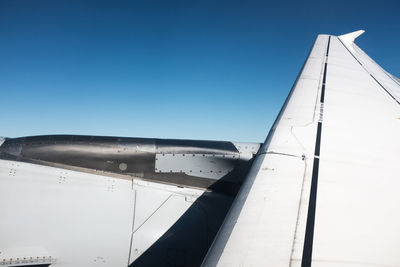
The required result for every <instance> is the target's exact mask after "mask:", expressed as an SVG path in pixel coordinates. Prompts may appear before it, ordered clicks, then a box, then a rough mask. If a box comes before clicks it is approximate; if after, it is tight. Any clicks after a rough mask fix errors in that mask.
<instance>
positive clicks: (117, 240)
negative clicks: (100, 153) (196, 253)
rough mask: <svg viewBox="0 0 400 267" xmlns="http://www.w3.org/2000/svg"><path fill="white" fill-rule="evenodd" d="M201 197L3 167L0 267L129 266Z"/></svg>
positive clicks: (17, 165)
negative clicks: (46, 265) (36, 266)
mask: <svg viewBox="0 0 400 267" xmlns="http://www.w3.org/2000/svg"><path fill="white" fill-rule="evenodd" d="M202 193H203V191H201V190H196V189H188V188H178V187H176V186H170V185H164V184H157V183H151V182H145V181H141V180H135V179H133V180H124V179H120V178H110V177H104V176H100V175H94V174H87V173H81V172H76V171H70V170H64V169H59V168H53V167H46V166H41V165H35V164H29V163H22V162H15V161H7V160H0V210H1V217H0V266H9V265H10V264H12V265H13V266H14V265H17V264H18V263H24V264H27V263H32V264H38V263H50V262H55V264H54V265H55V266H61V267H72V266H74V267H76V266H99V265H101V266H113V267H114V266H115V267H118V266H127V265H128V262H129V261H130V260H129V256H130V249H133V250H131V252H132V254H134V255H133V256H132V258H131V259H135V258H136V257H138V256H140V254H141V253H143V252H144V251H145V250H146V249H147V248H148V247H149V245H151V244H150V243H151V242H154V241H155V240H157V238H158V237H159V236H161V235H162V234H164V233H165V231H166V230H168V229H169V228H170V227H171V226H172V225H173V224H174V223H175V221H176V220H177V219H178V218H179V217H180V216H181V215H182V213H183V212H184V211H185V210H186V209H187V208H188V207H189V206H190V205H191V204H192V203H193V201H194V200H195V199H197V197H198V196H200V195H201V194H202ZM166 200H168V201H166ZM135 202H136V203H135ZM160 216H161V217H160ZM145 229H147V230H148V229H152V231H147V232H146V230H145ZM132 234H133V236H132ZM132 240H133V244H132V246H131V242H132ZM131 261H132V260H131Z"/></svg>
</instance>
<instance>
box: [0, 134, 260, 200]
mask: <svg viewBox="0 0 400 267" xmlns="http://www.w3.org/2000/svg"><path fill="white" fill-rule="evenodd" d="M242 145H243V149H244V147H246V150H241V146H240V145H239V146H238V145H237V144H236V145H235V144H234V143H232V142H226V141H198V140H175V139H153V138H126V137H103V136H82V135H44V136H30V137H21V138H6V139H5V141H4V143H3V144H2V145H1V146H0V158H1V159H9V160H10V159H11V160H15V161H23V162H31V163H35V164H41V165H47V166H54V167H61V168H66V169H72V170H79V171H84V172H89V173H99V172H100V173H101V174H102V175H108V176H116V177H120V178H122V179H131V178H132V177H135V178H141V179H145V180H146V179H147V180H152V181H157V182H162V183H168V184H175V185H178V186H187V187H197V188H204V189H206V188H209V189H213V190H217V191H224V192H226V193H229V194H235V192H236V191H237V189H238V188H239V187H240V184H241V183H242V180H243V178H244V177H245V176H246V174H247V171H248V169H249V167H250V165H251V159H252V157H253V156H254V155H255V154H256V153H257V151H258V149H259V147H260V144H255V143H254V144H251V143H243V144H242ZM157 160H158V161H157ZM157 163H158V164H157ZM174 165H177V166H182V165H184V166H185V168H182V167H179V168H174Z"/></svg>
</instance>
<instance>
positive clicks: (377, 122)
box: [203, 31, 400, 267]
mask: <svg viewBox="0 0 400 267" xmlns="http://www.w3.org/2000/svg"><path fill="white" fill-rule="evenodd" d="M362 32H363V31H357V32H354V33H350V34H347V35H343V36H339V37H338V36H328V35H319V36H318V38H317V40H316V41H315V43H314V46H313V48H312V51H311V53H310V55H309V57H308V58H307V61H306V63H305V65H304V67H303V68H302V70H301V72H300V75H299V77H298V79H297V80H296V82H295V84H294V86H293V88H292V90H291V92H290V94H289V96H288V98H287V100H286V102H285V104H284V106H283V108H282V110H281V112H280V113H279V115H278V117H277V120H276V122H275V123H274V125H273V127H272V129H271V131H270V133H269V135H268V137H267V139H266V142H265V143H264V145H263V147H262V148H261V150H260V153H259V155H257V156H256V158H255V159H254V164H253V166H252V168H251V170H250V172H249V175H248V177H247V178H246V180H245V183H244V184H243V186H242V188H241V189H240V192H239V193H238V196H237V198H236V200H235V202H234V203H233V205H232V208H231V209H230V211H229V213H228V215H227V218H226V219H225V221H224V223H223V225H222V227H221V230H220V231H219V233H218V236H217V237H216V240H215V241H214V243H213V245H212V247H211V248H210V251H209V252H208V255H207V257H206V259H205V261H204V263H203V264H204V266H304V267H309V266H349V267H350V266H399V265H400V256H399V255H400V254H399V253H398V248H399V247H400V231H399V227H398V226H399V224H400V216H399V214H398V212H397V210H399V208H400V195H399V194H398V188H399V186H400V180H399V173H400V165H399V164H398V161H399V158H400V152H399V151H400V141H399V140H400V139H399V138H398V137H399V133H400V121H399V119H398V118H399V114H400V105H399V103H400V85H399V83H398V81H397V80H396V79H394V78H393V76H392V75H390V74H388V73H387V72H386V71H384V70H383V69H382V68H381V67H380V66H379V65H378V64H376V62H374V61H373V60H372V59H371V58H369V57H368V56H367V55H366V54H365V53H364V52H363V51H362V50H361V49H360V48H359V47H358V46H357V45H355V44H354V42H353V41H354V39H355V38H356V37H357V36H359V35H360V34H361V33H362Z"/></svg>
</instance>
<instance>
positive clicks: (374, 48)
mask: <svg viewBox="0 0 400 267" xmlns="http://www.w3.org/2000/svg"><path fill="white" fill-rule="evenodd" d="M399 10H400V1H368V0H366V1H293V2H288V1H276V2H275V3H270V2H269V1H232V0H229V1H218V0H212V1H206V0H201V1H194V0H193V1H192V0H190V1H186V0H185V1H174V0H171V1H166V0H165V1H149V0H147V1H111V0H110V1H82V0H81V1H62V0H57V1H42V0H35V1H31V0H27V1H19V0H1V1H0V93H1V95H0V114H1V115H0V117H1V124H0V136H9V137H16V136H26V135H38V134H61V133H65V134H88V135H114V136H132V137H136V136H139V137H159V138H189V139H214V140H235V141H256V142H262V141H263V140H264V139H265V137H266V135H267V133H268V130H269V128H270V127H271V124H272V123H273V121H274V119H275V117H276V115H277V114H278V112H279V109H280V107H281V106H282V103H283V102H284V99H285V98H286V95H287V94H288V92H289V90H290V87H291V86H292V84H293V82H294V80H295V78H296V76H297V74H298V72H299V70H300V68H301V65H302V64H303V62H304V60H305V58H306V56H307V53H308V51H309V49H310V47H311V45H312V44H313V42H314V39H315V37H316V35H317V34H318V33H330V34H343V33H347V32H351V31H354V30H359V29H365V30H366V33H365V34H364V35H363V36H361V37H360V38H359V39H357V43H358V45H359V46H360V47H361V48H362V49H364V51H366V52H367V53H368V54H369V55H370V56H371V57H372V58H374V59H375V60H376V61H377V62H378V63H379V64H381V65H382V66H383V67H384V68H385V69H387V70H388V71H389V72H391V73H392V74H394V75H396V76H400V75H399V74H400V51H399V48H400V34H399V33H400V15H399Z"/></svg>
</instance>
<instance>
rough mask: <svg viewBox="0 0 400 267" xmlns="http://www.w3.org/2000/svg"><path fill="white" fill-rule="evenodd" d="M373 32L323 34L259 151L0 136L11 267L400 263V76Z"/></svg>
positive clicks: (6, 252)
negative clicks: (371, 50) (362, 38)
mask: <svg viewBox="0 0 400 267" xmlns="http://www.w3.org/2000/svg"><path fill="white" fill-rule="evenodd" d="M361 33H362V31H358V32H354V33H350V34H346V35H342V36H338V37H337V36H330V35H319V36H318V37H317V39H316V41H315V44H314V46H313V47H312V49H311V51H310V54H309V56H308V58H307V60H306V62H305V64H304V66H303V68H302V70H301V72H300V74H299V76H298V78H297V80H296V82H295V84H294V86H293V88H292V90H291V91H290V94H289V96H288V98H287V100H286V101H285V103H284V105H283V107H282V109H281V111H280V113H279V115H278V117H277V119H276V121H275V123H274V125H273V127H272V129H271V130H270V132H269V134H268V136H267V138H266V141H265V143H264V144H263V145H262V146H261V147H260V144H251V143H234V142H216V141H197V140H163V139H149V138H120V137H93V136H68V135H62V136H51V135H50V136H36V137H24V138H6V139H0V266H35V265H36V266H59V267H69V266H85V267H86V266H98V265H102V266H112V267H118V266H131V267H132V266H134V267H137V266H198V265H200V264H201V263H202V262H203V265H204V266H300V265H301V266H310V265H311V264H312V265H313V266H360V265H363V266H364V265H372V266H374V265H375V266H399V265H400V256H399V255H400V254H399V253H398V248H399V247H400V231H399V230H398V225H400V215H398V214H397V210H398V209H399V208H400V194H399V193H398V191H399V190H398V188H399V186H400V181H399V173H400V172H399V171H400V164H398V160H399V158H400V157H399V156H400V152H399V151H400V141H399V139H398V136H399V133H400V105H399V101H400V99H399V98H400V83H399V80H398V79H397V78H395V77H394V76H393V75H391V74H389V73H387V72H386V71H384V70H383V69H382V68H381V67H379V65H378V64H376V63H375V62H374V61H373V60H372V59H371V58H369V57H368V56H367V55H366V54H365V53H364V52H363V51H362V50H361V49H360V48H359V47H358V46H357V45H355V44H354V39H355V38H356V37H357V36H358V35H360V34H361ZM225 215H226V216H225ZM217 232H218V233H217ZM215 236H216V237H215ZM214 237H215V239H214ZM206 254H207V255H206ZM204 257H205V258H204Z"/></svg>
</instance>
